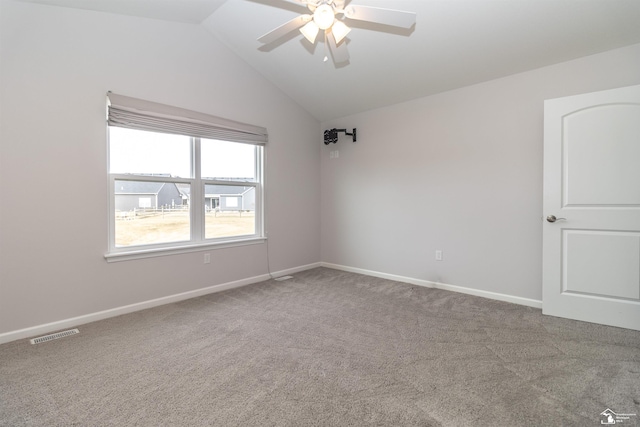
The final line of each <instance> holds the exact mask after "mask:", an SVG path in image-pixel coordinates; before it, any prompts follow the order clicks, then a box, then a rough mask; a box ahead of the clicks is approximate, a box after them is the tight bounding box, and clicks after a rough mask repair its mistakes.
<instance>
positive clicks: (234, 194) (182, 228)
mask: <svg viewBox="0 0 640 427" xmlns="http://www.w3.org/2000/svg"><path fill="white" fill-rule="evenodd" d="M108 101H109V106H108V147H109V148H108V155H109V187H110V215H109V219H110V227H109V253H108V254H107V258H108V259H109V258H114V259H116V258H119V257H120V256H125V257H126V256H127V255H131V254H134V255H135V254H138V255H139V254H141V253H144V254H153V253H158V252H160V253H164V252H165V251H178V252H179V251H182V250H191V249H193V248H200V247H202V246H207V245H230V244H242V243H243V242H245V243H250V242H253V241H256V240H260V239H263V238H264V236H263V208H262V207H263V203H262V201H263V183H262V181H263V180H262V176H263V172H262V171H263V146H264V144H265V143H266V139H267V135H266V130H265V129H264V128H259V127H255V126H251V125H245V124H242V123H237V122H232V121H229V120H226V119H221V118H218V117H215V116H209V115H206V114H202V113H198V112H193V111H189V110H183V109H180V108H176V107H170V106H166V105H163V104H157V103H153V102H149V101H143V100H138V99H135V98H129V97H124V96H121V95H115V94H112V93H109V94H108Z"/></svg>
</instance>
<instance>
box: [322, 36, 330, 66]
mask: <svg viewBox="0 0 640 427" xmlns="http://www.w3.org/2000/svg"><path fill="white" fill-rule="evenodd" d="M327 31H328V30H324V59H323V61H324V62H327V61H328V60H329V55H327Z"/></svg>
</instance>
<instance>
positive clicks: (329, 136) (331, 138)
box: [324, 128, 356, 145]
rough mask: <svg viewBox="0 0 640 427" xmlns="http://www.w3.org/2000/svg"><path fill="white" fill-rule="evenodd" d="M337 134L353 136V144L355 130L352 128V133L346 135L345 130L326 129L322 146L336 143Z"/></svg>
mask: <svg viewBox="0 0 640 427" xmlns="http://www.w3.org/2000/svg"><path fill="white" fill-rule="evenodd" d="M338 132H344V134H345V135H349V136H353V142H356V128H353V132H351V133H348V132H347V130H346V129H336V128H333V129H328V130H325V131H324V145H329V144H331V143H333V144H335V143H336V142H338Z"/></svg>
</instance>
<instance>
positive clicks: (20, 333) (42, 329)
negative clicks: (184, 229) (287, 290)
mask: <svg viewBox="0 0 640 427" xmlns="http://www.w3.org/2000/svg"><path fill="white" fill-rule="evenodd" d="M320 266H321V263H319V262H318V263H314V264H308V265H303V266H300V267H295V268H289V269H286V270H281V271H277V272H273V273H271V276H269V275H268V274H261V275H259V276H254V277H249V278H246V279H242V280H236V281H234V282H228V283H222V284H219V285H213V286H209V287H206V288H201V289H196V290H193V291H188V292H182V293H179V294H175V295H169V296H166V297H162V298H156V299H153V300H149V301H142V302H139V303H135V304H129V305H125V306H122V307H116V308H112V309H109V310H103V311H98V312H96V313H90V314H85V315H83V316H78V317H72V318H70V319H64V320H59V321H56V322H51V323H46V324H44V325H37V326H32V327H30V328H25V329H19V330H17V331H10V332H5V333H3V334H0V344H4V343H8V342H11V341H16V340H20V339H24V338H31V337H34V336H38V335H43V334H48V333H51V332H55V331H59V330H61V329H67V328H73V327H77V326H80V325H84V324H86V323H90V322H95V321H98V320H103V319H108V318H110V317H116V316H120V315H123V314H128V313H133V312H134V311H140V310H146V309H147V308H153V307H157V306H160V305H165V304H171V303H174V302H178V301H184V300H187V299H191V298H196V297H200V296H203V295H208V294H212V293H215V292H222V291H226V290H228V289H234V288H239V287H242V286H247V285H251V284H254V283H258V282H263V281H265V280H269V279H270V278H271V277H279V276H286V275H289V274H294V273H298V272H300V271H305V270H310V269H312V268H316V267H320Z"/></svg>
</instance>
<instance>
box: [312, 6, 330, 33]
mask: <svg viewBox="0 0 640 427" xmlns="http://www.w3.org/2000/svg"><path fill="white" fill-rule="evenodd" d="M334 20H335V15H334V14H333V8H332V7H331V6H329V5H328V4H323V5H320V6H318V7H317V8H316V10H315V12H313V22H315V23H316V25H317V26H318V28H320V29H321V30H326V29H327V28H329V27H331V25H333V21H334Z"/></svg>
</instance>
